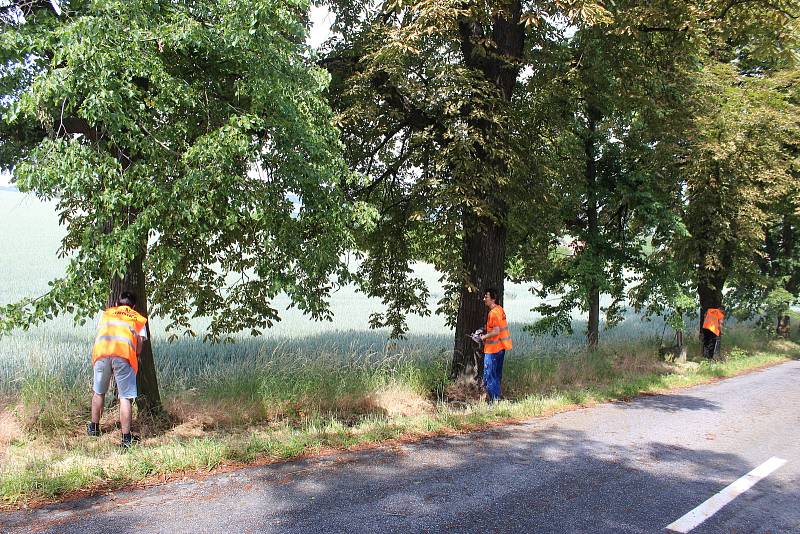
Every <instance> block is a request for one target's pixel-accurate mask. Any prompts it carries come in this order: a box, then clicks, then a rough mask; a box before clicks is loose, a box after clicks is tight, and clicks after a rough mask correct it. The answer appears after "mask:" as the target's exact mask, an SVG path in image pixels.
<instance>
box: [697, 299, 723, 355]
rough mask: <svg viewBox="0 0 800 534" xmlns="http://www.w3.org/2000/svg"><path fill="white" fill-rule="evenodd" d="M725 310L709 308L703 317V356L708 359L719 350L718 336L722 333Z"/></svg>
mask: <svg viewBox="0 0 800 534" xmlns="http://www.w3.org/2000/svg"><path fill="white" fill-rule="evenodd" d="M723 321H725V312H723V311H722V310H721V309H719V308H709V309H708V310H706V315H705V317H704V318H703V330H702V333H703V357H704V358H708V359H709V360H710V359H712V358H714V356H715V355H716V354H717V353H718V352H719V337H720V336H721V335H722V323H723Z"/></svg>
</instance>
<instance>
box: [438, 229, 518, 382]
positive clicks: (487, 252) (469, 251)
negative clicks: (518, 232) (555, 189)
mask: <svg viewBox="0 0 800 534" xmlns="http://www.w3.org/2000/svg"><path fill="white" fill-rule="evenodd" d="M505 252H506V230H505V228H503V227H501V226H499V225H497V224H496V223H494V222H493V221H490V220H488V219H479V220H477V221H474V224H473V225H470V227H469V230H468V231H465V235H464V240H463V248H462V260H463V262H464V266H465V267H466V273H467V277H468V282H467V283H466V284H463V285H462V286H461V294H460V297H459V298H460V305H459V308H458V317H457V318H456V338H455V347H454V349H453V365H452V368H451V375H452V376H453V377H456V376H458V375H460V374H462V373H469V372H472V373H475V374H476V376H478V377H480V376H482V375H483V357H482V354H481V355H480V357H478V356H477V355H476V354H475V350H474V347H473V344H472V341H471V340H470V339H469V338H468V337H467V336H468V335H469V334H471V333H472V332H474V331H475V330H477V329H478V328H483V327H484V326H486V314H487V310H486V306H485V305H484V304H483V291H484V290H485V289H486V288H489V287H493V288H495V289H496V290H497V292H498V304H500V305H501V306H502V304H503V282H504V278H505V277H504V274H505V269H504V267H505Z"/></svg>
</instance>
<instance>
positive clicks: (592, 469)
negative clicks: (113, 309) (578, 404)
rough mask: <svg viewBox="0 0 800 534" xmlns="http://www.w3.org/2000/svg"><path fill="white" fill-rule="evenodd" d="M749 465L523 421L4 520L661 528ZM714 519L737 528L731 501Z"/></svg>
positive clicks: (130, 528)
mask: <svg viewBox="0 0 800 534" xmlns="http://www.w3.org/2000/svg"><path fill="white" fill-rule="evenodd" d="M690 399H691V397H690ZM646 400H647V401H648V402H655V403H656V404H655V405H654V406H651V407H656V408H657V409H661V406H665V407H666V408H668V409H672V407H675V408H676V409H677V407H678V405H679V403H677V402H675V403H672V400H671V399H670V398H669V397H667V398H666V399H658V398H652V399H646ZM684 400H685V399H684ZM691 402H694V404H693V406H694V407H695V408H694V409H717V408H716V407H715V406H714V405H713V403H709V404H711V407H708V406H704V405H703V404H702V403H699V402H698V399H694V401H690V403H691ZM659 403H661V404H659ZM690 409H691V408H690ZM764 454H765V458H764V459H765V460H766V458H768V457H769V452H765V453H764ZM753 467H754V466H753V465H751V464H750V463H749V462H747V461H745V460H744V459H742V458H740V457H738V456H736V455H732V454H724V453H719V452H714V451H711V450H702V449H701V450H698V449H697V448H694V449H690V448H687V447H684V446H682V445H681V444H680V443H679V442H676V441H673V442H669V443H666V442H647V443H641V444H636V443H626V444H615V443H606V442H600V441H596V440H592V439H589V438H588V436H587V434H586V433H584V432H582V431H574V430H563V429H559V428H551V429H542V430H537V429H535V428H532V425H522V426H517V427H504V428H500V429H495V430H492V431H488V432H480V433H475V434H469V435H464V436H458V437H450V438H434V439H431V440H427V441H425V442H421V443H417V444H411V445H403V446H399V447H398V448H396V449H392V450H377V451H364V452H358V453H346V454H339V455H333V456H325V457H321V458H316V459H307V460H304V461H299V462H292V463H287V464H281V465H274V466H267V467H260V468H251V469H245V470H242V471H238V472H235V473H232V474H226V475H220V476H216V477H213V478H210V479H208V480H205V481H202V482H198V483H184V484H171V485H167V486H162V487H158V488H150V489H146V490H143V491H142V492H137V493H130V494H119V495H118V496H117V499H116V501H110V500H108V499H107V498H96V499H90V500H85V501H78V502H75V503H73V504H67V505H61V506H55V507H48V508H46V509H42V510H37V511H35V512H32V513H28V514H25V513H17V514H12V515H11V516H10V517H7V518H6V519H5V520H0V527H3V528H2V529H0V530H5V529H21V530H29V529H30V528H31V527H34V526H35V527H36V528H37V530H39V529H42V528H43V531H53V532H55V531H58V532H65V531H66V532H104V531H114V532H118V533H123V532H158V531H163V532H195V531H225V532H231V531H237V532H239V531H250V532H386V531H391V532H440V531H453V532H475V531H492V532H494V531H496V532H511V531H516V532H521V531H524V532H658V531H662V530H663V528H664V526H665V525H667V524H669V523H671V522H672V521H674V520H675V519H677V518H678V517H680V516H681V515H683V514H684V513H686V512H688V511H689V510H691V509H692V508H694V507H695V506H697V505H698V504H699V503H701V502H703V501H704V500H705V499H707V498H708V497H710V496H711V495H713V494H714V493H716V492H717V491H719V490H720V489H721V488H723V487H724V486H726V485H727V484H729V483H731V482H732V481H733V480H735V479H737V478H739V477H741V476H742V475H743V474H745V473H747V472H748V471H750V470H751V469H752V468H753ZM798 487H799V486H798V484H783V485H782V484H781V483H779V482H777V481H776V480H774V479H766V480H763V481H761V482H759V483H758V485H757V486H756V488H755V489H754V492H753V495H754V497H752V498H753V499H757V498H758V496H759V495H760V496H762V497H763V496H765V495H767V496H777V497H776V498H778V499H779V500H780V501H782V502H783V503H784V504H785V505H786V507H787V508H786V509H789V510H791V509H796V508H792V507H791V506H792V503H795V504H796V502H798V499H800V489H798ZM65 509H66V510H68V513H67V514H64V510H65ZM59 510H60V511H59ZM765 513H766V512H765ZM769 517H770V516H768V515H765V517H764V518H763V520H764V523H763V525H762V526H763V527H764V529H768V530H771V531H773V532H775V531H778V532H783V531H791V530H792V528H794V527H796V526H797V521H800V519H798V517H797V512H795V515H794V516H793V518H794V521H796V522H795V523H793V524H792V523H785V522H783V523H782V522H781V521H787V520H786V519H780V518H777V519H775V518H772V519H770V518H769ZM791 519H792V518H790V520H791ZM8 520H10V522H8ZM715 521H717V522H718V523H716V524H715V528H717V527H718V528H720V529H722V530H723V531H728V530H729V528H727V527H725V521H726V519H725V510H723V511H722V512H720V514H718V516H715ZM770 521H771V522H770ZM4 522H5V525H4V524H3V523H4ZM31 522H32V523H31ZM709 528H710V527H709ZM698 531H700V532H702V531H703V530H702V529H699V530H698ZM707 531H709V532H710V531H712V530H707ZM762 531H763V529H762Z"/></svg>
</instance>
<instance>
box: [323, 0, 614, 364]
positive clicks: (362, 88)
mask: <svg viewBox="0 0 800 534" xmlns="http://www.w3.org/2000/svg"><path fill="white" fill-rule="evenodd" d="M331 6H332V9H333V11H334V12H335V13H336V15H337V19H336V23H335V25H334V32H335V33H337V34H338V35H340V37H339V38H336V39H334V40H333V41H332V42H331V44H330V47H329V50H328V52H327V53H326V57H325V58H323V60H322V61H323V63H324V64H325V65H326V66H327V67H328V68H329V70H330V71H331V72H332V73H333V76H334V84H333V86H332V91H331V99H332V104H333V106H334V108H335V109H336V110H337V111H339V113H340V117H341V124H342V129H343V132H344V136H345V145H346V146H347V152H346V153H347V159H348V161H349V162H350V163H351V165H352V166H353V167H354V168H355V170H357V171H358V172H360V173H361V174H362V176H363V180H364V182H363V184H361V187H359V188H358V189H357V190H355V191H353V195H354V197H356V198H358V199H359V200H360V201H363V202H365V203H367V204H368V205H369V206H371V210H370V221H371V222H370V223H369V224H365V225H364V226H363V228H364V230H365V231H364V232H363V233H362V234H361V236H360V240H359V244H360V247H361V248H362V249H363V250H365V251H366V254H367V255H366V258H365V262H364V264H363V269H362V275H363V277H364V286H365V288H366V289H367V291H368V292H369V293H370V294H372V295H377V296H381V297H383V298H384V301H385V302H386V304H387V310H388V311H387V312H386V314H383V315H376V316H375V317H374V321H373V325H374V326H383V325H390V326H392V327H393V334H395V335H401V334H402V333H403V332H404V331H405V315H406V314H407V313H408V312H416V313H422V314H424V313H427V300H428V296H429V294H428V291H427V288H426V287H425V285H424V284H423V283H422V281H421V280H418V279H415V278H414V277H413V275H412V274H411V269H410V268H409V265H410V262H412V261H413V260H425V261H428V262H431V263H432V264H433V265H434V266H435V267H436V268H437V269H438V270H439V271H440V272H442V273H444V276H443V279H442V281H443V282H444V284H445V288H446V294H445V296H444V297H443V298H442V299H441V300H440V301H439V303H438V304H439V305H438V310H437V311H438V312H440V313H444V314H446V315H447V317H448V320H449V323H450V324H451V326H454V327H455V339H454V350H453V366H452V371H453V374H454V375H456V374H459V373H461V372H463V371H464V370H465V369H466V367H467V365H468V364H469V363H470V362H471V361H472V359H471V357H470V354H469V353H470V352H471V349H470V347H469V341H468V339H467V337H466V334H467V333H468V332H471V331H472V330H474V329H476V328H479V327H481V326H483V324H484V319H485V309H484V306H483V304H482V301H481V298H480V297H481V291H482V289H484V288H486V287H489V286H493V287H495V288H496V289H498V291H499V297H500V298H499V300H500V302H502V296H503V287H504V282H505V278H506V268H507V263H508V254H507V244H508V239H509V235H508V234H509V219H508V214H509V212H510V210H511V209H512V207H511V205H512V204H513V203H514V202H515V200H516V199H515V198H514V196H513V195H512V192H514V191H517V190H518V189H519V188H518V187H516V186H515V183H518V182H515V180H517V177H519V178H522V175H521V174H515V169H520V168H522V167H524V166H525V165H524V160H525V158H526V157H527V156H528V155H529V151H530V147H524V146H523V145H522V144H520V143H518V142H517V141H518V140H517V139H515V136H516V135H517V134H518V133H519V130H518V129H516V127H515V123H516V122H517V121H515V118H514V115H515V114H514V106H515V100H514V94H515V90H516V89H517V79H518V77H519V73H520V71H521V69H522V67H523V66H524V65H525V61H524V55H525V51H526V42H529V41H531V42H538V41H540V40H545V39H546V36H547V35H548V33H550V32H559V31H562V30H563V28H561V29H559V28H560V27H561V26H563V22H564V21H566V20H569V19H568V18H567V15H566V8H567V7H570V6H571V7H570V9H571V8H574V7H575V6H572V4H569V5H567V4H562V3H559V2H554V3H547V4H546V5H540V4H533V3H523V2H522V1H519V0H508V1H464V0H446V1H444V2H436V3H432V2H422V1H397V2H394V1H390V2H386V3H385V4H381V5H378V6H376V5H373V4H362V3H359V2H352V1H346V0H341V1H335V2H331ZM600 11H602V10H601V8H599V6H598V5H597V4H595V3H585V4H582V7H581V8H580V9H578V8H575V9H574V10H573V12H572V14H571V15H570V16H571V17H572V18H579V17H584V18H587V19H589V18H591V17H593V16H596V14H597V12H600ZM548 15H552V17H549V16H548ZM556 19H558V20H556ZM387 235H388V236H390V237H388V238H387Z"/></svg>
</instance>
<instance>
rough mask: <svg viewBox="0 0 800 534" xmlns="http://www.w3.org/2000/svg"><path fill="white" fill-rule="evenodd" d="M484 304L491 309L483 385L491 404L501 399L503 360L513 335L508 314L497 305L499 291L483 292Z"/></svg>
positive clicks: (484, 354) (483, 337) (485, 343)
mask: <svg viewBox="0 0 800 534" xmlns="http://www.w3.org/2000/svg"><path fill="white" fill-rule="evenodd" d="M483 303H484V305H486V307H487V308H489V315H488V316H487V318H486V330H485V333H484V334H482V335H481V336H480V338H481V340H483V385H484V386H485V387H486V393H487V394H488V395H489V402H494V401H496V400H499V399H500V381H501V380H502V378H503V359H504V358H505V355H506V351H507V350H510V349H511V334H510V333H509V331H508V321H507V320H506V312H505V311H504V310H503V308H502V307H501V306H500V305H498V304H497V290H496V289H494V288H491V287H490V288H488V289H486V291H484V292H483Z"/></svg>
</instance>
